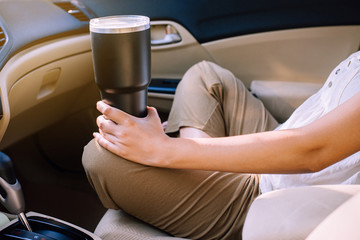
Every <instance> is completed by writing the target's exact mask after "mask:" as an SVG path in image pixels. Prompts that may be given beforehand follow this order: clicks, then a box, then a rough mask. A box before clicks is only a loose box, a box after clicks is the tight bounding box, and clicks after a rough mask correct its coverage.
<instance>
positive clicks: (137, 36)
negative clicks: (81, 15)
mask: <svg viewBox="0 0 360 240" xmlns="http://www.w3.org/2000/svg"><path fill="white" fill-rule="evenodd" d="M90 35H91V47H92V53H93V63H94V70H95V81H96V84H97V85H98V87H99V89H100V93H101V98H102V99H103V100H105V102H107V103H108V104H110V105H112V106H114V107H116V108H119V109H121V110H123V111H125V112H127V113H129V114H132V115H134V116H137V117H145V116H146V114H147V111H146V106H147V87H148V85H149V83H150V74H151V70H150V64H151V63H150V62H151V50H150V20H149V18H148V17H145V16H136V15H120V16H109V17H102V18H95V19H91V20H90Z"/></svg>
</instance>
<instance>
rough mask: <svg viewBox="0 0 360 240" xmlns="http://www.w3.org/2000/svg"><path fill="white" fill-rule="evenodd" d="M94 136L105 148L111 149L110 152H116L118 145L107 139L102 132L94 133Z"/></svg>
mask: <svg viewBox="0 0 360 240" xmlns="http://www.w3.org/2000/svg"><path fill="white" fill-rule="evenodd" d="M93 136H94V138H95V140H96V141H97V142H98V143H99V144H100V145H101V146H102V147H103V148H105V149H107V150H109V151H110V152H114V153H115V152H116V150H117V147H116V145H115V144H114V143H113V142H111V141H109V140H108V139H106V138H105V137H104V136H103V135H101V134H100V133H97V132H95V133H93Z"/></svg>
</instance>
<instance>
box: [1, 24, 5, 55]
mask: <svg viewBox="0 0 360 240" xmlns="http://www.w3.org/2000/svg"><path fill="white" fill-rule="evenodd" d="M5 43H6V35H5V32H4V30H3V29H2V28H1V26H0V50H1V49H2V48H3V47H4V45H5Z"/></svg>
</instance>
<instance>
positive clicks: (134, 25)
mask: <svg viewBox="0 0 360 240" xmlns="http://www.w3.org/2000/svg"><path fill="white" fill-rule="evenodd" d="M148 28H150V19H149V18H148V17H146V16H139V15H119V16H109V17H100V18H93V19H91V20H90V31H91V32H95V33H130V32H138V31H143V30H146V29H148Z"/></svg>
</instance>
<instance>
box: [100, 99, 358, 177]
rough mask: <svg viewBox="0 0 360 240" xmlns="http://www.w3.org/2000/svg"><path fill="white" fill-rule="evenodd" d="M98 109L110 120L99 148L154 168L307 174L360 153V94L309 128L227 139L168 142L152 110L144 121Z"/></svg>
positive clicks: (102, 125) (103, 122)
mask: <svg viewBox="0 0 360 240" xmlns="http://www.w3.org/2000/svg"><path fill="white" fill-rule="evenodd" d="M98 109H99V111H100V112H102V113H103V114H104V115H105V116H106V117H104V116H102V117H99V119H98V125H99V128H100V134H95V138H96V139H97V141H98V142H99V144H100V145H102V146H103V147H105V148H107V149H108V150H110V151H111V152H114V153H115V154H117V155H119V156H122V157H124V158H126V159H129V160H131V161H135V162H139V163H142V164H146V165H151V166H158V167H168V168H183V169H203V170H219V171H231V172H251V173H302V172H314V171H319V170H321V169H323V168H325V167H327V166H330V165H331V164H333V163H335V162H337V161H340V160H341V159H343V158H345V157H347V156H349V155H351V154H352V153H355V152H356V151H359V150H360V124H359V122H360V93H358V94H357V95H355V96H354V97H352V98H351V99H350V100H349V101H347V102H346V103H344V104H342V105H341V106H339V107H338V108H336V109H335V110H334V111H332V112H330V113H329V114H327V115H326V116H324V117H323V118H321V119H319V120H317V121H315V122H314V123H312V124H310V125H308V126H306V127H303V128H298V129H292V130H281V131H272V132H265V133H257V134H249V135H242V136H234V137H225V138H192V139H190V138H188V139H187V138H169V137H167V136H166V135H165V134H164V133H163V131H162V127H161V123H160V119H159V118H158V116H157V114H156V111H155V110H154V109H152V108H149V114H148V116H147V117H146V118H144V119H138V118H134V117H132V116H129V115H127V114H125V113H123V112H121V111H119V110H116V109H114V108H110V107H109V106H107V105H105V104H103V103H98ZM107 119H112V120H113V121H115V122H117V123H119V124H118V125H116V124H114V123H113V122H112V121H109V120H107Z"/></svg>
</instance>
